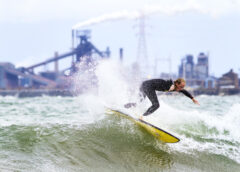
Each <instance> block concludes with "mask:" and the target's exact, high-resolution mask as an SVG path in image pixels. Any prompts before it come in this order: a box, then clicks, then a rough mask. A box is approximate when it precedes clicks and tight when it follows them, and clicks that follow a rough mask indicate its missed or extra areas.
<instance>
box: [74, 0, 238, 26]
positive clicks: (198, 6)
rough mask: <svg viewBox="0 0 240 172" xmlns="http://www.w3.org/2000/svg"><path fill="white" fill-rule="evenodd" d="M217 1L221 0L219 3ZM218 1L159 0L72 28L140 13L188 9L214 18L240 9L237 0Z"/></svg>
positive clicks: (160, 12)
mask: <svg viewBox="0 0 240 172" xmlns="http://www.w3.org/2000/svg"><path fill="white" fill-rule="evenodd" d="M219 1H221V3H220V2H219ZM219 1H216V0H212V1H205V0H202V1H198V0H186V1H181V2H178V1H172V3H164V2H163V1H160V4H158V5H147V6H145V7H143V8H142V9H140V10H134V11H127V10H123V11H119V12H114V13H110V14H104V15H102V16H99V17H95V18H92V19H89V20H86V21H83V22H80V23H78V24H76V25H74V26H73V27H72V29H78V28H82V27H86V26H91V25H94V24H99V23H102V22H107V21H114V20H123V19H136V18H139V17H140V16H142V15H145V16H150V15H153V14H163V15H177V14H181V13H184V12H189V11H194V12H198V13H201V14H205V15H210V16H211V17H214V18H216V17H218V16H221V15H223V14H226V13H229V12H234V11H239V9H240V3H239V2H238V1H226V0H219Z"/></svg>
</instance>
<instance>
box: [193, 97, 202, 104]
mask: <svg viewBox="0 0 240 172" xmlns="http://www.w3.org/2000/svg"><path fill="white" fill-rule="evenodd" d="M192 101H193V103H195V104H197V105H200V104H199V103H198V101H197V100H196V99H194V98H192Z"/></svg>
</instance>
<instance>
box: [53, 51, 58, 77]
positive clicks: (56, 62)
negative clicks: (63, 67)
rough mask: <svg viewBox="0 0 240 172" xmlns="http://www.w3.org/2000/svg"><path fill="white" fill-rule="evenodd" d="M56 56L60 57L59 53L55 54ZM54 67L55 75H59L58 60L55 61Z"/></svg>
mask: <svg viewBox="0 0 240 172" xmlns="http://www.w3.org/2000/svg"><path fill="white" fill-rule="evenodd" d="M54 56H55V58H56V57H58V52H57V51H56V52H55V53H54ZM54 65H55V66H54V69H55V73H56V74H58V60H55V61H54Z"/></svg>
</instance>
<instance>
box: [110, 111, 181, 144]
mask: <svg viewBox="0 0 240 172" xmlns="http://www.w3.org/2000/svg"><path fill="white" fill-rule="evenodd" d="M108 111H109V112H112V113H114V114H117V115H119V116H123V117H125V118H127V119H129V120H131V121H133V122H135V123H136V124H137V125H139V126H141V127H143V128H144V129H146V130H147V131H148V132H149V133H150V134H152V135H153V136H155V137H156V138H157V139H159V140H160V141H162V142H165V143H177V142H179V141H180V139H179V138H177V137H175V136H173V135H172V134H170V133H168V132H166V131H164V130H162V129H160V128H158V127H156V126H154V125H153V124H150V123H148V122H146V121H144V120H141V119H137V118H133V117H131V116H130V115H128V114H126V113H123V112H121V111H118V110H113V109H108Z"/></svg>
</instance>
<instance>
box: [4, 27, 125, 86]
mask: <svg viewBox="0 0 240 172" xmlns="http://www.w3.org/2000/svg"><path fill="white" fill-rule="evenodd" d="M90 37H91V32H90V30H73V31H72V50H71V51H69V52H66V53H63V54H58V53H57V52H56V53H55V55H54V56H53V57H51V58H48V60H45V61H42V62H40V63H37V64H33V65H31V66H28V67H19V68H16V67H15V66H14V64H12V63H8V62H5V63H0V89H1V90H16V89H18V90H19V89H46V88H47V89H67V88H70V87H71V82H70V81H71V77H72V76H73V75H74V73H76V72H77V71H78V67H79V64H80V63H81V62H82V63H84V64H85V70H88V68H89V67H92V68H93V67H94V64H95V62H96V61H97V60H99V59H104V58H109V57H110V49H109V47H107V48H106V50H103V51H100V50H99V49H98V48H96V46H94V45H93V43H91V42H90V41H89V39H90ZM75 44H76V46H75ZM122 51H123V50H122V49H120V53H121V54H122V53H123V52H122ZM65 58H71V59H72V60H71V64H69V67H67V68H66V69H62V70H60V69H59V65H58V63H59V61H61V60H63V59H65ZM50 63H53V64H54V71H42V72H40V73H39V74H36V73H35V70H36V69H37V68H38V67H41V66H45V65H48V64H50ZM92 79H94V78H92Z"/></svg>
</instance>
